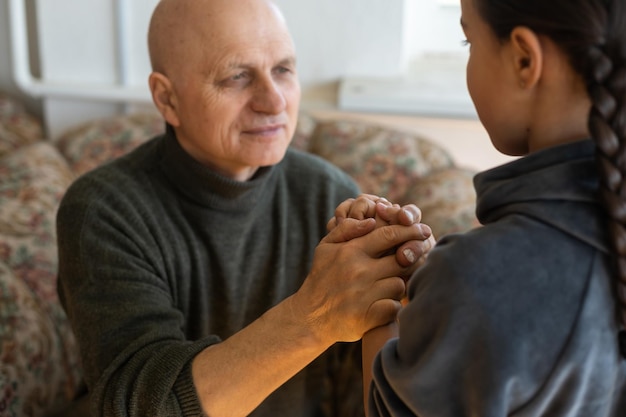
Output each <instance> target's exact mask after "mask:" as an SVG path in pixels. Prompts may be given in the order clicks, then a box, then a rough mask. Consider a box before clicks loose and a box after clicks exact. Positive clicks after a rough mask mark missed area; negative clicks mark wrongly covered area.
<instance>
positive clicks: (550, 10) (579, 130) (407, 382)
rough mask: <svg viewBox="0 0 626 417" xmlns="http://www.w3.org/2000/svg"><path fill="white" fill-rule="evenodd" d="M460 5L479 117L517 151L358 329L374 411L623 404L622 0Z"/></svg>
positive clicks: (569, 410)
mask: <svg viewBox="0 0 626 417" xmlns="http://www.w3.org/2000/svg"><path fill="white" fill-rule="evenodd" d="M461 5H462V18H461V24H462V26H463V29H464V32H465V34H466V37H467V43H468V45H469V48H470V58H469V61H468V65H467V84H468V88H469V91H470V94H471V96H472V99H473V101H474V104H475V106H476V109H477V112H478V115H479V117H480V120H481V122H482V123H483V125H484V126H485V128H486V130H487V131H488V133H489V135H490V138H491V141H492V142H493V145H494V146H495V147H496V148H497V149H498V150H499V151H501V152H503V153H506V154H509V155H523V157H522V158H520V159H518V160H516V161H514V162H511V163H508V164H506V165H503V166H500V167H497V168H494V169H492V170H489V171H486V172H483V173H480V174H479V175H477V176H476V178H475V186H476V192H477V196H478V201H477V215H478V216H479V218H480V220H481V222H482V224H483V225H484V226H483V227H480V228H478V229H475V230H473V231H470V232H468V233H465V234H459V235H451V236H446V237H444V238H443V239H441V240H440V241H439V242H438V244H437V246H436V247H435V248H434V249H433V250H432V251H431V253H430V255H429V257H428V260H427V261H426V263H425V265H424V266H423V267H421V268H420V269H419V270H418V271H417V272H416V273H415V274H414V275H413V276H412V277H411V279H410V280H409V283H408V300H409V301H408V304H407V305H406V306H405V307H404V308H403V309H402V311H401V312H400V314H399V316H398V321H397V323H393V324H391V325H389V326H385V327H379V328H377V329H374V330H372V331H370V332H369V333H367V334H366V336H365V337H364V339H363V349H364V351H363V360H364V374H365V380H364V383H365V385H364V386H365V390H366V398H365V400H366V408H367V409H368V415H369V416H370V417H372V416H420V417H430V416H436V417H448V416H449V417H452V416H454V417H461V416H481V417H491V416H494V417H495V416H550V417H561V416H568V417H583V416H584V417H589V416H594V417H601V416H625V415H626V359H625V358H626V333H624V328H625V325H626V229H625V227H626V181H624V175H625V173H626V149H625V144H626V137H625V136H626V107H625V106H626V2H625V1H624V0H549V1H546V0H461ZM417 203H418V204H419V202H417ZM427 220H428V219H425V221H426V222H427ZM396 335H397V337H396Z"/></svg>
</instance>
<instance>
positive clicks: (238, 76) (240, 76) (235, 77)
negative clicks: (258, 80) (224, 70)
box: [230, 72, 248, 81]
mask: <svg viewBox="0 0 626 417" xmlns="http://www.w3.org/2000/svg"><path fill="white" fill-rule="evenodd" d="M247 75H248V74H247V73H246V72H240V73H239V74H236V75H233V76H232V77H230V79H231V80H233V81H239V80H243V79H244V78H246V77H247Z"/></svg>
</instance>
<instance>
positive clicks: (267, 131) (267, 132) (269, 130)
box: [243, 124, 285, 136]
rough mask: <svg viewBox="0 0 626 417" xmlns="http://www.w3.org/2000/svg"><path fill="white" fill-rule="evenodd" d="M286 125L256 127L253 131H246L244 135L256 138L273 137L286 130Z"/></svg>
mask: <svg viewBox="0 0 626 417" xmlns="http://www.w3.org/2000/svg"><path fill="white" fill-rule="evenodd" d="M284 127H285V125H283V124H274V125H267V126H260V127H255V128H252V129H247V130H244V131H243V133H245V134H248V135H254V136H273V135H275V134H276V133H278V132H279V131H280V130H282V129H284Z"/></svg>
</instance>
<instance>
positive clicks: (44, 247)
mask: <svg viewBox="0 0 626 417" xmlns="http://www.w3.org/2000/svg"><path fill="white" fill-rule="evenodd" d="M73 178H74V175H73V174H72V172H71V171H70V169H69V167H68V166H67V163H66V162H65V160H64V159H63V157H62V156H61V155H60V154H59V152H58V151H57V150H56V148H55V147H54V146H52V145H51V144H50V143H47V142H39V143H36V144H33V145H29V146H23V147H21V148H19V149H17V150H16V151H13V152H11V153H10V154H8V155H5V156H3V157H0V264H2V269H1V270H0V276H1V281H0V298H2V299H1V300H0V323H1V325H0V343H1V345H0V356H2V369H1V371H0V415H2V416H40V415H42V411H43V410H44V409H49V407H50V406H52V405H57V404H59V403H63V402H67V401H69V399H70V398H71V396H72V395H73V394H74V392H75V391H76V390H77V388H78V385H79V381H80V376H81V371H80V366H79V359H78V351H77V348H76V343H75V340H74V337H73V334H72V332H71V329H70V326H69V323H68V320H67V318H66V316H65V313H64V311H63V309H62V308H61V305H60V303H59V300H58V296H57V292H56V272H57V250H56V232H55V230H56V229H55V217H56V211H57V208H58V204H59V201H60V198H61V196H62V195H63V193H64V191H65V190H66V188H67V187H68V186H69V184H70V183H71V181H72V180H73ZM3 407H4V409H3ZM3 413H5V414H3Z"/></svg>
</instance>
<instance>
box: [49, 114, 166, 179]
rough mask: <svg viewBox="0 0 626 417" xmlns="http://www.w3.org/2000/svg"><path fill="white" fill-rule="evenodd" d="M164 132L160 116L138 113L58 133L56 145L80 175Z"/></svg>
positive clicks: (89, 123)
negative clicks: (59, 135) (61, 133)
mask: <svg viewBox="0 0 626 417" xmlns="http://www.w3.org/2000/svg"><path fill="white" fill-rule="evenodd" d="M164 131H165V122H164V121H163V119H162V117H161V116H159V115H157V114H153V113H145V114H144V113H140V114H132V115H127V116H117V117H111V118H107V119H102V120H95V121H92V122H88V123H85V124H82V125H80V126H78V127H76V128H74V129H72V130H70V131H68V132H66V133H64V134H63V135H61V137H60V138H59V139H58V141H57V146H58V148H59V150H60V151H61V153H62V154H63V156H65V158H66V159H67V161H68V163H69V164H70V167H71V168H72V170H73V171H74V172H75V173H76V174H77V175H81V174H83V173H85V172H87V171H90V170H92V169H93V168H95V167H97V166H98V165H101V164H103V163H105V162H108V161H110V160H112V159H115V158H117V157H119V156H122V155H124V154H125V153H128V152H129V151H131V150H132V149H134V148H135V147H137V146H139V145H140V144H142V143H144V142H146V141H147V140H148V139H150V138H152V137H154V136H156V135H159V134H161V133H163V132H164Z"/></svg>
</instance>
